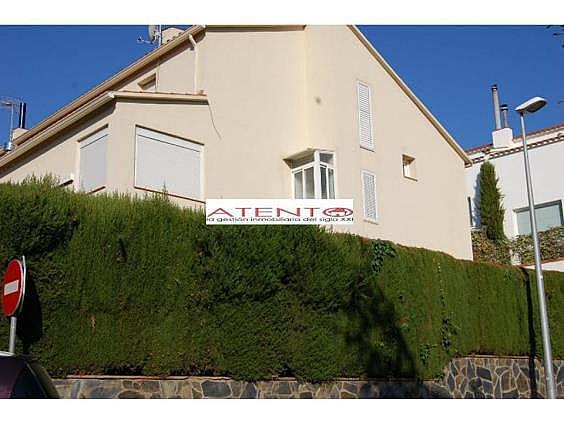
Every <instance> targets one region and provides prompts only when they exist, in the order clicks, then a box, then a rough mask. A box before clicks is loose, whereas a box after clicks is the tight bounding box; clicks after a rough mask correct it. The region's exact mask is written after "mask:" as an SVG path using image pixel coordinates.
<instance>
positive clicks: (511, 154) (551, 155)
mask: <svg viewBox="0 0 564 423" xmlns="http://www.w3.org/2000/svg"><path fill="white" fill-rule="evenodd" d="M527 146H528V151H529V162H530V165H531V181H532V185H533V193H534V198H535V210H536V217H537V228H538V230H539V231H543V230H546V229H549V228H552V227H556V226H564V215H563V213H562V212H563V208H564V123H561V124H558V125H555V126H552V127H550V128H545V129H541V130H539V131H534V132H531V133H528V134H527ZM466 152H467V154H468V156H469V157H470V158H471V159H472V165H471V166H469V167H468V168H467V169H466V175H467V179H466V190H467V195H468V202H469V207H470V209H471V212H470V219H471V224H472V226H473V227H479V226H480V212H479V207H478V206H479V191H480V187H479V183H478V178H479V174H480V167H481V166H482V163H483V162H484V161H485V160H488V161H489V162H490V163H492V164H493V165H494V167H495V171H496V175H497V177H498V178H499V187H500V190H501V193H502V195H503V207H504V208H505V216H504V232H505V235H506V236H507V237H508V238H514V237H516V236H517V235H527V234H530V233H531V226H530V222H529V207H528V204H529V202H528V198H527V185H526V181H525V165H524V158H523V139H522V136H518V137H514V138H513V139H512V142H511V144H510V145H508V146H507V147H503V148H494V145H493V144H486V145H482V146H479V147H474V148H471V149H469V150H466Z"/></svg>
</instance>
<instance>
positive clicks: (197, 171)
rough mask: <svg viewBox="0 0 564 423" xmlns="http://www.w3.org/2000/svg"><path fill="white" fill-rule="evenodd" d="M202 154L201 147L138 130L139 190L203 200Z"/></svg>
mask: <svg viewBox="0 0 564 423" xmlns="http://www.w3.org/2000/svg"><path fill="white" fill-rule="evenodd" d="M201 155H202V146H201V145H199V144H196V143H194V142H191V141H188V140H185V139H182V138H177V137H173V136H170V135H166V134H163V133H160V132H156V131H151V130H149V129H144V128H136V140H135V187H136V188H141V189H145V190H148V191H156V192H162V191H166V192H167V193H168V194H171V195H176V196H180V197H183V198H191V199H198V200H199V199H201V198H202V190H201Z"/></svg>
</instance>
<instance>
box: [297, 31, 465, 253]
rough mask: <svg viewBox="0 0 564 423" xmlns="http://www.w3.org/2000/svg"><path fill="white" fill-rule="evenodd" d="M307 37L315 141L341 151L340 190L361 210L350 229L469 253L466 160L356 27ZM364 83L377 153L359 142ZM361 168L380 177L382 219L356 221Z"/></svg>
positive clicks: (309, 107)
mask: <svg viewBox="0 0 564 423" xmlns="http://www.w3.org/2000/svg"><path fill="white" fill-rule="evenodd" d="M305 35H306V51H307V54H306V57H307V65H306V73H307V84H306V86H307V91H306V92H307V94H306V96H307V99H306V103H307V113H308V118H309V119H308V122H309V127H308V130H309V134H310V138H311V142H312V144H313V145H314V146H316V147H320V148H326V149H331V150H335V152H336V160H337V166H338V167H337V192H338V193H339V196H340V197H347V198H349V197H352V198H353V200H354V204H355V208H356V215H357V219H356V220H355V224H354V225H353V226H352V228H351V231H352V232H354V233H358V234H361V235H365V236H369V237H380V238H384V239H391V240H394V241H396V242H398V243H401V244H405V245H411V246H419V247H426V248H431V249H436V250H442V251H447V252H449V253H450V254H452V255H454V256H455V257H459V258H471V257H472V252H471V241H470V230H469V228H468V224H467V220H468V219H467V210H466V199H465V194H464V184H465V180H464V163H463V161H462V159H461V158H460V157H459V156H458V155H457V154H456V152H455V151H454V150H453V149H452V147H451V146H449V145H448V143H447V142H446V140H445V139H444V138H443V137H442V136H441V135H440V134H439V132H438V131H437V129H436V128H435V127H433V125H432V124H431V123H430V121H429V120H428V119H427V118H426V117H425V116H424V115H423V114H422V113H421V112H420V111H419V109H418V108H417V107H416V105H415V104H414V103H413V101H411V100H410V99H409V97H408V96H407V95H406V94H405V93H404V92H403V91H402V89H401V88H400V87H399V85H398V84H397V83H396V82H395V81H394V80H393V79H392V78H391V77H390V76H389V74H388V73H387V72H386V71H385V70H384V69H383V68H382V67H381V66H380V65H379V64H378V63H377V62H376V61H375V60H374V58H373V57H372V56H371V54H370V52H369V51H368V50H367V49H366V48H365V47H364V46H363V45H362V44H361V43H360V42H359V40H358V39H357V38H356V36H355V35H354V34H353V32H352V31H350V30H349V29H348V28H345V27H333V26H331V27H322V26H308V27H307V28H306V31H305ZM327 46H330V48H327ZM358 80H360V81H363V82H365V83H367V84H369V85H370V87H371V94H372V114H373V137H374V144H375V148H374V151H370V150H366V149H364V148H361V147H360V145H359V136H358V115H357V85H356V84H357V81H358ZM402 154H406V155H408V156H411V157H415V159H416V167H417V181H414V180H411V179H407V178H405V177H404V176H403V169H402ZM361 169H363V170H368V171H371V172H372V173H374V174H375V175H376V190H377V201H378V223H377V224H375V223H371V222H368V221H364V220H363V219H362V218H358V216H362V185H361V173H360V172H361Z"/></svg>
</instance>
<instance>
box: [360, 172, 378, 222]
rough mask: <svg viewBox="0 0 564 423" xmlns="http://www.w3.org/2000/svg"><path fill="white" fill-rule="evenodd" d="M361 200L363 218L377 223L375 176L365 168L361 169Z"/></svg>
mask: <svg viewBox="0 0 564 423" xmlns="http://www.w3.org/2000/svg"><path fill="white" fill-rule="evenodd" d="M362 201H363V203H364V219H366V220H368V221H369V222H373V223H377V221H378V208H377V203H376V176H375V175H374V174H373V173H370V172H367V171H365V170H363V171H362Z"/></svg>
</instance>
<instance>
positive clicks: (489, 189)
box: [479, 161, 505, 241]
mask: <svg viewBox="0 0 564 423" xmlns="http://www.w3.org/2000/svg"><path fill="white" fill-rule="evenodd" d="M479 178H480V181H479V182H480V222H481V225H482V227H483V228H484V231H485V233H486V236H487V237H488V239H491V240H494V241H498V240H503V239H505V234H504V232H503V215H504V213H505V211H504V210H503V206H502V205H501V198H502V195H501V191H500V189H499V186H498V183H499V179H498V178H497V177H496V175H495V167H494V165H493V164H491V163H490V162H488V161H485V162H484V163H483V164H482V166H481V167H480V176H479Z"/></svg>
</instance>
